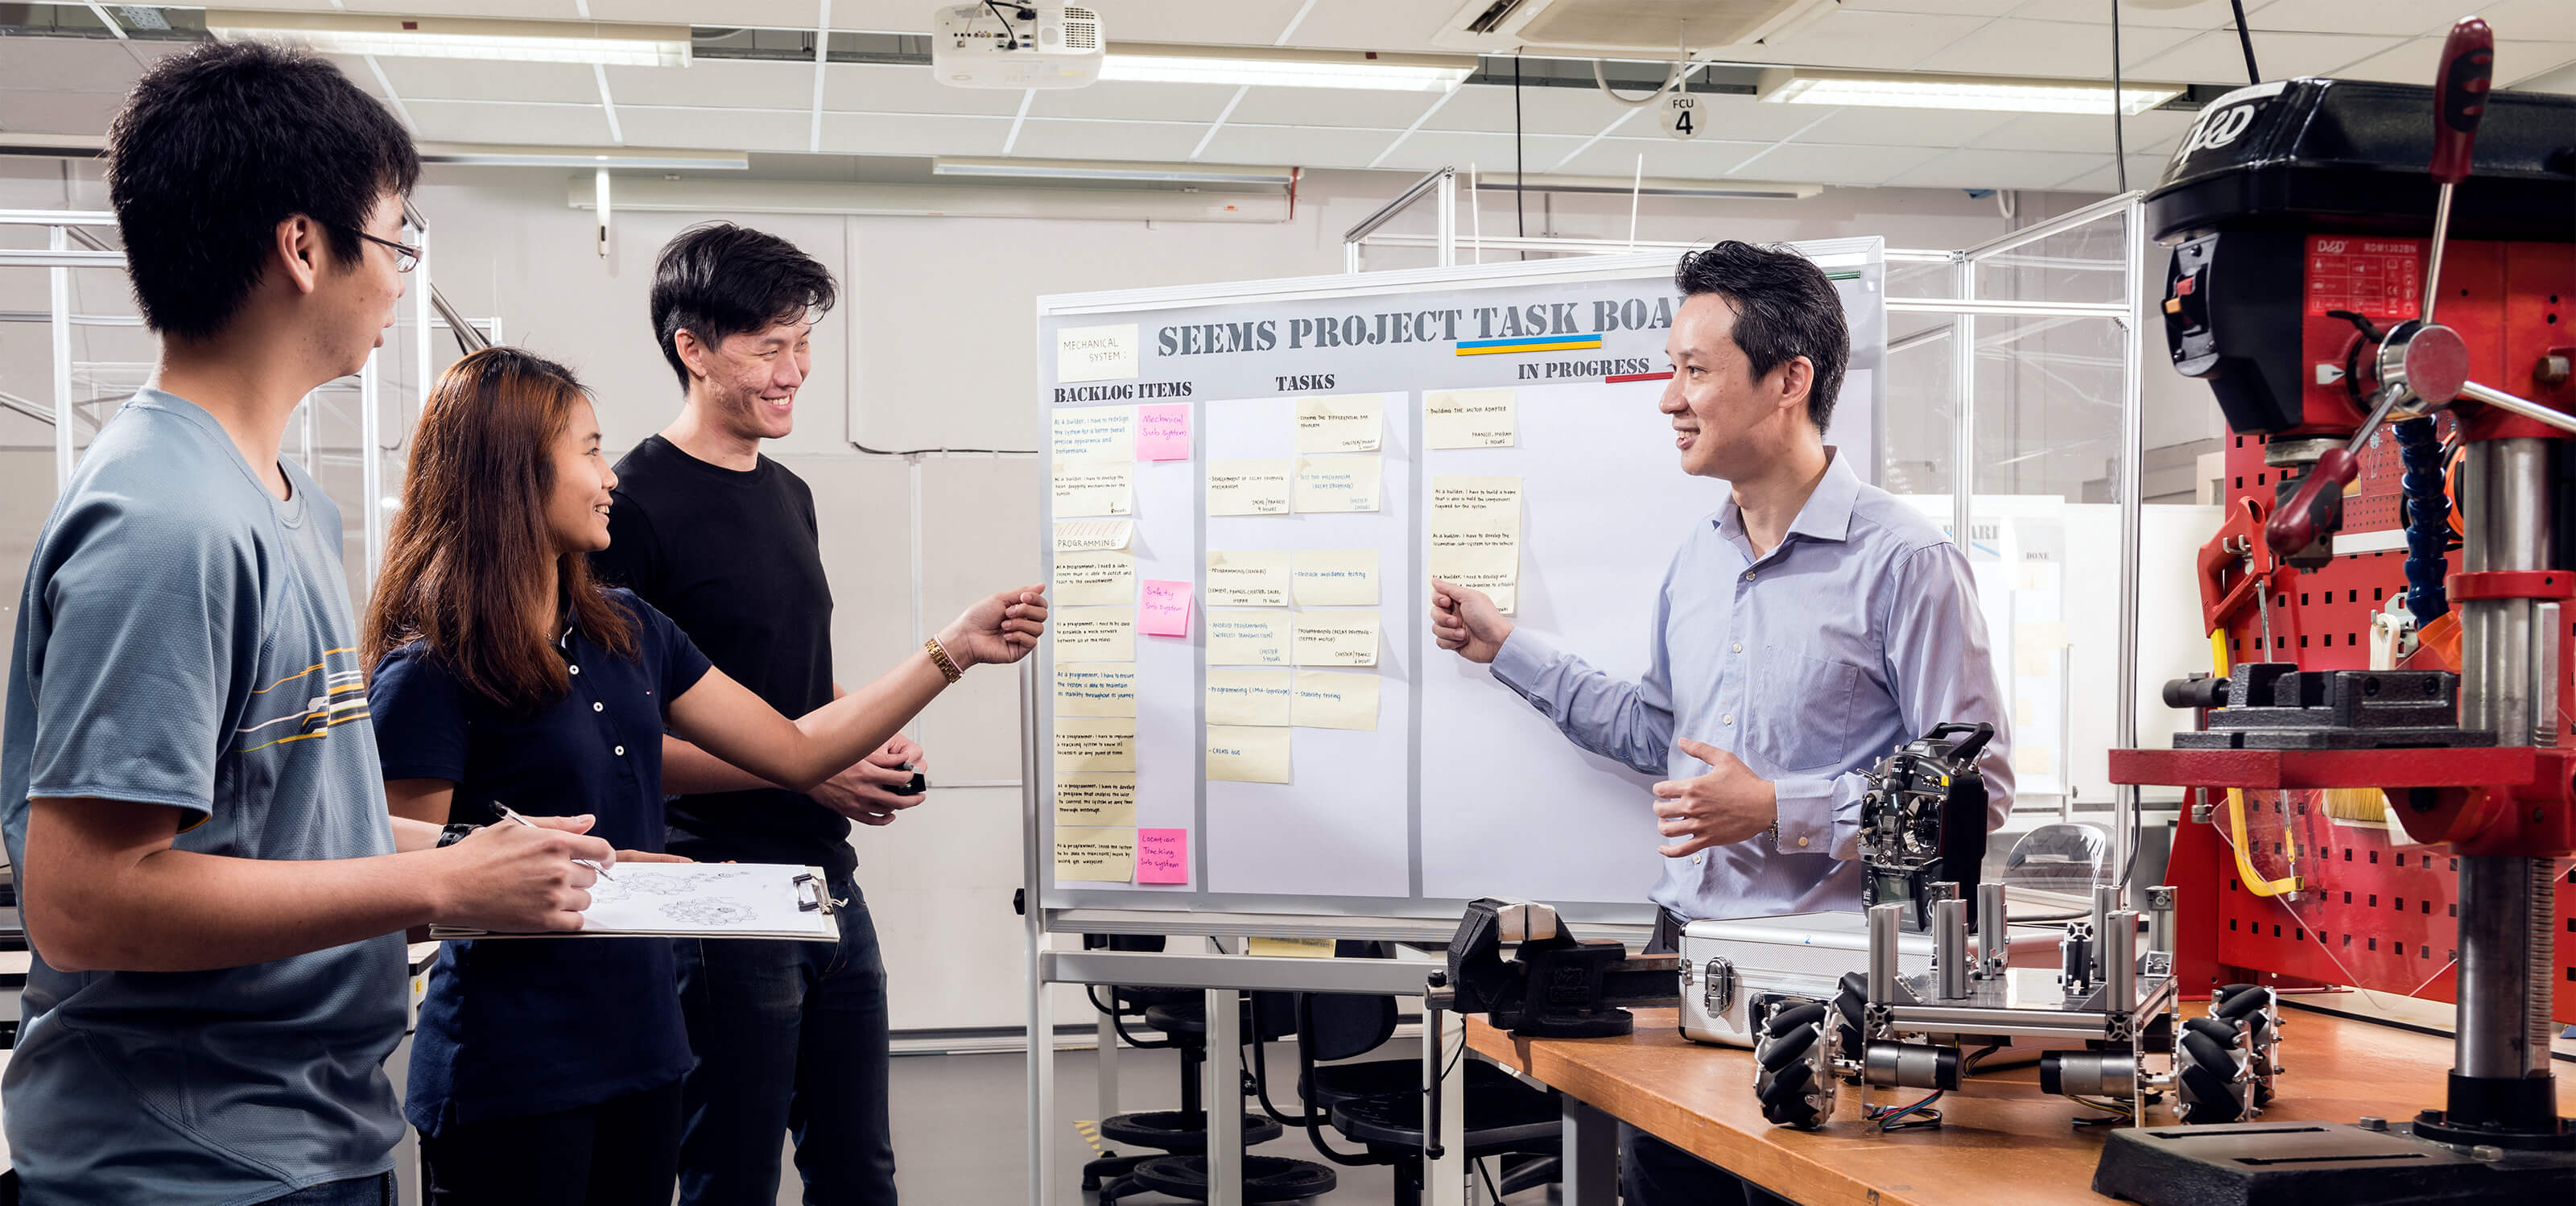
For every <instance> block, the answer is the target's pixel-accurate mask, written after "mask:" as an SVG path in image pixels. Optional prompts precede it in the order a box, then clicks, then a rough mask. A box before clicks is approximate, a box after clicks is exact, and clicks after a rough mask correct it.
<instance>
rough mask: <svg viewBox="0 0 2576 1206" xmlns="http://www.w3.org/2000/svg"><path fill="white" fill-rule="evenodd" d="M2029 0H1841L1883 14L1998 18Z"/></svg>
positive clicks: (1852, 6)
mask: <svg viewBox="0 0 2576 1206" xmlns="http://www.w3.org/2000/svg"><path fill="white" fill-rule="evenodd" d="M2028 3H2030V0H1843V7H1845V8H1857V9H1868V10H1871V11H1875V12H1883V13H1949V14H1953V15H1961V16H1970V17H2000V16H2003V15H2004V14H2006V13H2009V12H2011V11H2012V10H2014V9H2016V8H2020V7H2022V6H2023V5H2025V4H2028Z"/></svg>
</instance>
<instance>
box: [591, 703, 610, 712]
mask: <svg viewBox="0 0 2576 1206" xmlns="http://www.w3.org/2000/svg"><path fill="white" fill-rule="evenodd" d="M590 710H591V711H593V712H605V711H607V710H608V705H607V704H604V703H594V704H592V705H590Z"/></svg>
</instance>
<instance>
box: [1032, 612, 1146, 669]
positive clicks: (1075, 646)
mask: <svg viewBox="0 0 2576 1206" xmlns="http://www.w3.org/2000/svg"><path fill="white" fill-rule="evenodd" d="M1047 635H1048V636H1049V637H1050V638H1053V639H1054V641H1055V660H1057V661H1059V662H1132V661H1135V660H1136V609H1135V608H1133V607H1065V608H1059V609H1057V610H1056V612H1055V614H1053V615H1051V616H1048V617H1047Z"/></svg>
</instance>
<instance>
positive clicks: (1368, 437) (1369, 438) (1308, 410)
mask: <svg viewBox="0 0 2576 1206" xmlns="http://www.w3.org/2000/svg"><path fill="white" fill-rule="evenodd" d="M1385 429H1386V399H1385V398H1383V397H1381V396H1379V395H1377V394H1355V395H1352V396H1350V397H1347V398H1299V399H1297V451H1298V452H1299V453H1301V454H1304V453H1316V452H1375V451H1377V450H1378V444H1379V441H1380V440H1381V439H1382V438H1383V435H1384V432H1385ZM1299 509H1300V510H1303V509H1304V508H1302V507H1301V508H1299ZM1369 509H1370V510H1376V508H1375V507H1371V508H1369Z"/></svg>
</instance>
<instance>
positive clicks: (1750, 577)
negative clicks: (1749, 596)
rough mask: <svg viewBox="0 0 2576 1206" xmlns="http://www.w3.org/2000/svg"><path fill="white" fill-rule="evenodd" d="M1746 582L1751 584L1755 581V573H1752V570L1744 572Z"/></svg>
mask: <svg viewBox="0 0 2576 1206" xmlns="http://www.w3.org/2000/svg"><path fill="white" fill-rule="evenodd" d="M1744 580H1745V581H1747V582H1751V581H1752V580H1753V571H1752V570H1746V571H1744Z"/></svg>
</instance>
